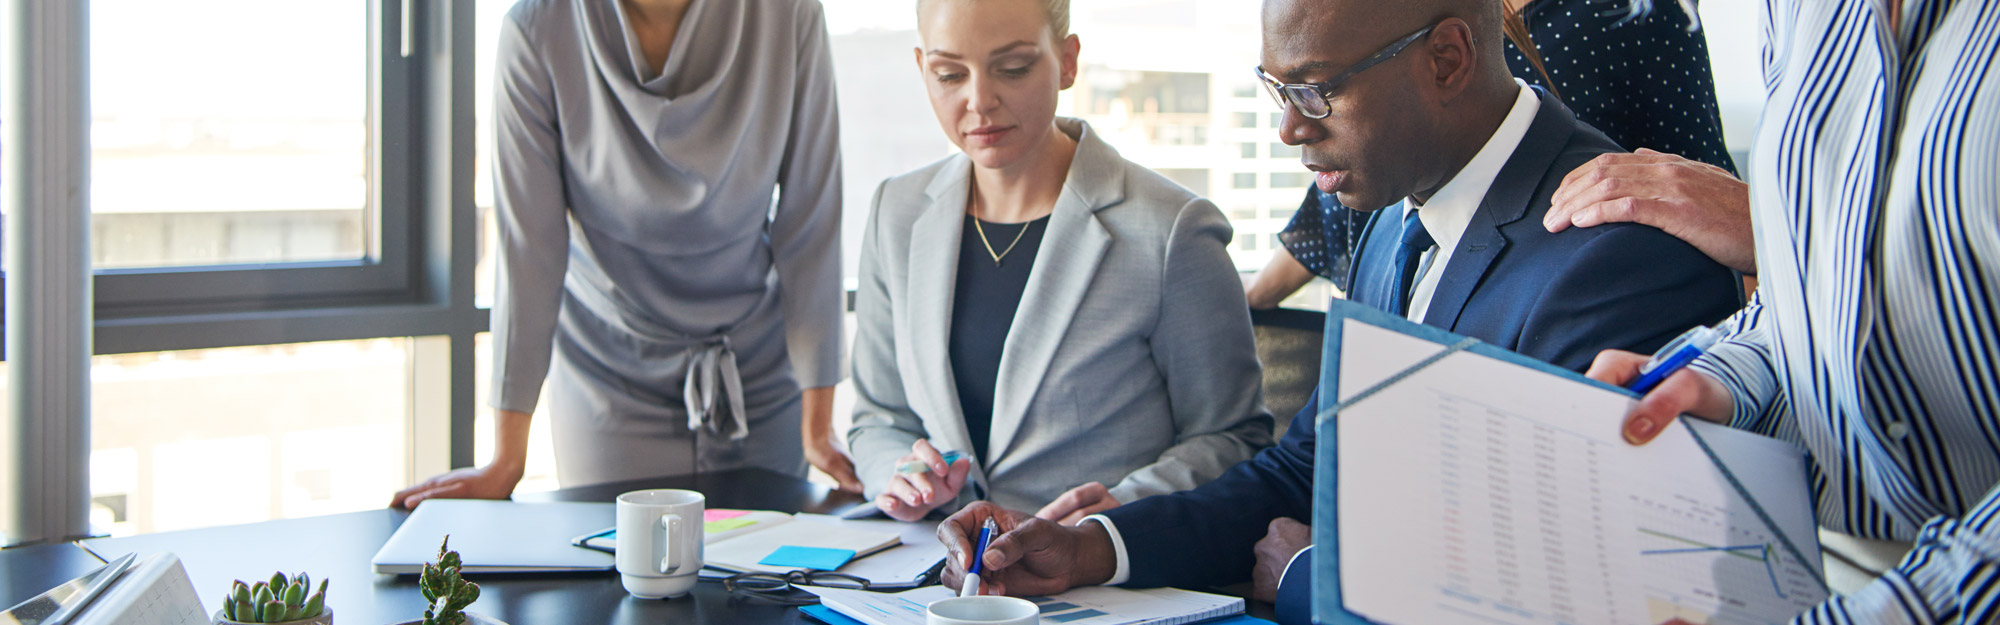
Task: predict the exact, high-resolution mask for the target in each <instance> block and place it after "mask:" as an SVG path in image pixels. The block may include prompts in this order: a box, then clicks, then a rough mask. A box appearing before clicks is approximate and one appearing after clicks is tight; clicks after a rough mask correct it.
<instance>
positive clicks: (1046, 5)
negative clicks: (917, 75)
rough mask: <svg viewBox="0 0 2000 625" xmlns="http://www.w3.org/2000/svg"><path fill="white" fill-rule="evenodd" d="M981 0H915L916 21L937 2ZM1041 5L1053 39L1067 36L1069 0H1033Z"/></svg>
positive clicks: (919, 22) (976, 0)
mask: <svg viewBox="0 0 2000 625" xmlns="http://www.w3.org/2000/svg"><path fill="white" fill-rule="evenodd" d="M980 1H982V0H917V23H918V24H920V25H921V24H923V20H924V13H925V12H927V11H929V10H930V8H931V6H933V5H936V4H937V3H939V2H980ZM1035 2H1037V3H1039V4H1041V5H1042V15H1043V17H1045V18H1046V19H1047V20H1048V22H1049V32H1050V33H1052V34H1054V35H1055V37H1054V40H1055V41H1062V40H1063V39H1064V38H1067V37H1069V0H1035Z"/></svg>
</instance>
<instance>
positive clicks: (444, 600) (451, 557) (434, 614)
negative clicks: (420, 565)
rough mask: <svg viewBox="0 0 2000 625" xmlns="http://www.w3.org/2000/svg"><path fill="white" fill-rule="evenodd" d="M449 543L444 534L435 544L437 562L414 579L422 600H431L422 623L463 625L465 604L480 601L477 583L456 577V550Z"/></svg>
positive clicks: (429, 565)
mask: <svg viewBox="0 0 2000 625" xmlns="http://www.w3.org/2000/svg"><path fill="white" fill-rule="evenodd" d="M450 545H451V536H449V535H447V536H445V537H444V542H442V543H439V544H438V561H437V564H426V565H424V573H423V576H421V577H419V578H417V585H418V586H421V587H423V591H424V600H425V601H429V602H430V606H429V607H426V608H424V622H423V625H465V622H466V619H465V611H464V610H465V607H466V606H469V605H472V602H474V601H478V600H479V585H478V584H474V583H472V582H468V581H465V579H464V578H461V577H459V568H460V562H459V558H458V552H456V551H452V550H450V549H449V546H450Z"/></svg>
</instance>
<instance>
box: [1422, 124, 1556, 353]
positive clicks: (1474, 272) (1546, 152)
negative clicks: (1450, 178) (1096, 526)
mask: <svg viewBox="0 0 2000 625" xmlns="http://www.w3.org/2000/svg"><path fill="white" fill-rule="evenodd" d="M1535 92H1536V95H1537V96H1539V97H1540V99H1541V102H1540V106H1539V107H1538V108H1537V109H1536V111H1535V121H1533V122H1531V123H1530V124H1528V133H1527V134H1526V135H1523V136H1522V137H1521V144H1520V145H1519V146H1517V147H1515V148H1514V154H1513V155H1512V156H1510V157H1508V158H1507V163H1506V164H1505V165H1502V166H1501V167H1500V174H1499V175H1498V176H1495V177H1494V178H1493V186H1492V187H1490V188H1488V189H1487V190H1486V197H1485V198H1484V199H1482V200H1480V202H1479V210H1478V212H1475V213H1473V215H1472V221H1471V222H1469V223H1467V224H1466V225H1465V234H1463V235H1461V236H1460V237H1459V241H1458V250H1457V251H1454V252H1453V253H1452V256H1451V264H1449V265H1446V266H1445V268H1444V275H1442V276H1439V277H1438V285H1437V290H1436V291H1434V292H1432V294H1431V304H1430V308H1429V309H1428V310H1425V311H1424V324H1425V325H1429V326H1433V327H1439V328H1445V329H1448V330H1449V329H1453V328H1455V327H1457V325H1458V318H1459V316H1460V315H1461V314H1463V313H1464V312H1465V303H1466V301H1467V300H1469V299H1471V298H1472V290H1473V289H1474V288H1476V287H1478V286H1479V283H1480V281H1481V280H1484V279H1485V278H1486V271H1487V270H1488V269H1490V268H1491V267H1492V266H1493V261H1494V259H1496V258H1499V257H1500V252H1501V251H1502V250H1505V249H1507V237H1506V236H1505V235H1503V234H1501V233H1500V227H1501V226H1505V225H1507V224H1510V223H1513V222H1516V221H1519V220H1520V219H1521V216H1522V215H1525V214H1527V212H1528V203H1529V202H1532V201H1534V200H1535V198H1536V195H1537V191H1539V190H1540V189H1541V186H1542V182H1543V179H1544V178H1546V177H1547V176H1548V173H1549V167H1550V165H1552V164H1554V163H1555V160H1556V157H1557V156H1559V155H1561V154H1562V149H1563V146H1565V145H1568V144H1569V138H1570V135H1571V134H1572V133H1573V132H1574V131H1575V128H1576V117H1575V115H1573V114H1571V113H1570V112H1569V109H1567V108H1564V107H1563V105H1562V103H1560V102H1557V101H1556V100H1555V99H1554V98H1552V97H1550V96H1549V94H1547V93H1544V92H1542V91H1541V90H1540V89H1536V90H1535Z"/></svg>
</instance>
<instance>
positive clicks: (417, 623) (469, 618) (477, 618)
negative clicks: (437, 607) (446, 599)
mask: <svg viewBox="0 0 2000 625" xmlns="http://www.w3.org/2000/svg"><path fill="white" fill-rule="evenodd" d="M465 622H466V625H507V623H506V622H504V621H501V620H500V619H497V618H493V617H491V616H485V615H482V614H479V613H477V612H466V613H465ZM392 625H424V620H423V619H417V620H414V621H403V622H400V623H394V624H392Z"/></svg>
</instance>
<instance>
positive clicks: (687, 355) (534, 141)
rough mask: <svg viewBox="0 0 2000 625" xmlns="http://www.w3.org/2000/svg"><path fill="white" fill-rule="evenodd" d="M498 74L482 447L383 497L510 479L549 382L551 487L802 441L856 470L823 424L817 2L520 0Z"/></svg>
mask: <svg viewBox="0 0 2000 625" xmlns="http://www.w3.org/2000/svg"><path fill="white" fill-rule="evenodd" d="M495 82H496V94H495V96H496V98H497V105H496V107H495V113H496V118H497V119H496V130H497V144H496V150H495V154H494V173H495V180H496V184H497V194H496V197H497V199H498V204H499V206H498V208H499V218H500V239H499V244H500V248H499V251H500V263H499V265H500V280H499V290H498V299H497V301H496V302H495V305H494V307H493V381H494V388H495V395H494V397H493V398H492V405H493V407H494V408H495V414H496V417H495V418H496V420H497V423H496V425H497V427H496V432H497V436H496V443H497V453H496V456H495V459H494V460H493V462H492V463H491V464H488V465H486V466H484V467H474V468H468V469H460V470H458V471H454V472H452V473H448V474H445V475H442V476H438V477H436V478H432V479H431V480H428V481H426V482H424V483H422V484H419V485H417V486H413V487H411V488H409V489H406V490H404V491H403V492H401V493H398V494H397V497H396V503H398V504H400V505H414V504H415V503H416V502H418V501H421V500H422V499H423V498H426V497H439V496H449V497H506V496H507V495H508V494H510V493H511V492H512V491H513V488H514V485H515V484H516V483H518V482H519V481H520V476H521V472H522V465H523V463H524V460H525V457H526V443H527V438H528V436H527V432H528V420H529V415H530V414H532V413H533V412H534V410H535V405H536V401H537V398H538V396H540V394H541V392H542V387H543V382H544V380H545V379H546V380H547V385H548V391H549V393H548V399H549V402H550V405H549V413H550V415H551V418H552V419H553V421H552V423H551V429H552V432H553V434H554V437H555V448H556V464H557V471H558V478H559V479H560V481H561V482H562V483H563V484H564V485H575V484H590V483H598V482H605V481H613V480H621V479H632V478H639V477H646V476H655V475H672V474H684V473H695V472H706V471H718V470H725V469H732V468H738V467H763V468H767V469H771V470H775V471H779V472H782V473H785V474H789V475H797V476H800V477H804V475H805V473H806V464H807V459H811V460H812V461H813V464H815V465H817V466H819V467H820V468H822V469H824V470H826V471H827V472H828V473H829V474H831V475H833V476H835V477H836V479H838V480H839V481H841V482H842V484H843V486H847V487H849V488H858V482H856V481H855V479H854V477H853V469H852V468H851V464H850V462H849V461H848V460H847V458H846V456H845V455H844V453H843V452H841V451H840V449H839V446H838V445H837V443H835V442H834V440H833V438H832V436H833V435H832V433H831V431H830V425H829V422H830V417H831V410H832V386H833V385H834V383H836V382H838V381H839V378H840V376H841V372H840V366H839V363H840V358H841V354H840V352H841V309H842V302H841V295H842V293H841V284H840V277H841V274H840V257H839V251H840V250H839V228H840V155H839V150H838V147H839V145H838V144H839V140H838V124H837V121H836V116H835V110H834V89H833V68H832V62H831V60H830V58H829V54H828V43H827V36H826V27H825V22H824V18H823V16H822V14H821V8H820V4H819V3H818V2H814V1H812V0H692V1H689V0H524V1H523V2H521V3H520V4H518V5H516V6H515V7H514V8H513V10H511V11H509V12H508V15H507V18H506V21H505V23H504V24H503V26H502V31H501V34H500V45H499V53H498V63H497V69H496V76H495ZM774 191H775V195H776V199H775V202H774V198H773V196H774ZM802 388H803V389H805V390H804V391H803V392H802V391H801V389H802ZM802 413H803V418H802V417H801V414H802ZM802 452H803V453H802Z"/></svg>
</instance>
